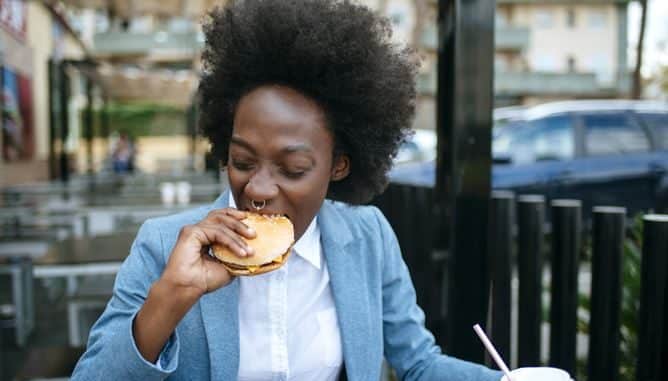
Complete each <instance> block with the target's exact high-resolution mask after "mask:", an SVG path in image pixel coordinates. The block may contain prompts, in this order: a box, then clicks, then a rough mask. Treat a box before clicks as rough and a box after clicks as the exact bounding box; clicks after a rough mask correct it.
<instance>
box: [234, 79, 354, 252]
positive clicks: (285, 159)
mask: <svg viewBox="0 0 668 381" xmlns="http://www.w3.org/2000/svg"><path fill="white" fill-rule="evenodd" d="M333 152H334V139H333V136H332V134H331V132H330V131H329V130H328V129H327V126H326V118H325V114H324V112H323V110H322V109H321V108H320V106H318V105H317V104H316V103H315V102H314V101H313V100H312V99H310V98H308V97H306V96H304V95H302V94H300V93H299V92H297V91H295V90H293V89H291V88H289V87H285V86H269V85H268V86H262V87H259V88H257V89H255V90H253V91H251V92H250V93H248V94H247V95H245V96H244V97H242V98H241V99H240V101H239V104H238V105H237V108H236V110H235V115H234V126H233V130H232V138H231V140H230V148H229V157H228V164H227V170H228V176H229V181H230V187H231V189H232V194H233V195H234V199H235V201H236V203H237V207H238V208H239V209H241V210H254V209H253V208H252V205H251V201H253V200H255V201H256V204H257V202H259V203H261V202H262V201H265V202H266V206H265V207H264V208H263V209H262V210H261V211H260V213H267V214H284V215H287V216H288V218H290V220H291V221H292V223H293V224H294V226H295V239H299V238H300V237H301V236H302V234H303V233H304V231H305V230H306V228H307V227H308V225H309V223H310V222H311V220H312V219H313V218H314V217H315V215H316V214H317V213H318V210H319V209H320V206H321V205H322V202H323V201H324V199H325V196H326V195H327V188H328V186H329V182H330V181H336V180H340V179H343V178H344V177H345V176H346V175H347V174H348V171H349V160H348V158H347V157H346V156H339V157H337V158H334V157H333Z"/></svg>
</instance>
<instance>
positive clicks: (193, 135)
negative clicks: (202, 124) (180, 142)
mask: <svg viewBox="0 0 668 381" xmlns="http://www.w3.org/2000/svg"><path fill="white" fill-rule="evenodd" d="M186 127H187V130H188V135H190V170H191V171H195V155H196V154H197V114H196V108H195V104H194V103H193V104H191V105H190V106H189V107H188V108H187V109H186Z"/></svg>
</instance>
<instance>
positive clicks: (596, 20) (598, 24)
mask: <svg viewBox="0 0 668 381" xmlns="http://www.w3.org/2000/svg"><path fill="white" fill-rule="evenodd" d="M607 16H608V15H607V14H606V13H605V11H604V10H594V11H591V12H589V17H588V18H587V19H588V24H589V27H591V28H605V26H606V24H607V22H608V17H607Z"/></svg>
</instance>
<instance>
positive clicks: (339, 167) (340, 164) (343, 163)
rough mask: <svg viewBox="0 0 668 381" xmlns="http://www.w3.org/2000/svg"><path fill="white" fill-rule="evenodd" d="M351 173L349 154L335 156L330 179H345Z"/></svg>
mask: <svg viewBox="0 0 668 381" xmlns="http://www.w3.org/2000/svg"><path fill="white" fill-rule="evenodd" d="M349 173H350V158H349V157H348V155H345V154H341V155H337V156H336V157H335V158H334V164H333V165H332V174H331V176H330V181H339V180H343V179H345V178H346V176H348V174H349Z"/></svg>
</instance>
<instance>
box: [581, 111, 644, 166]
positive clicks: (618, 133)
mask: <svg viewBox="0 0 668 381" xmlns="http://www.w3.org/2000/svg"><path fill="white" fill-rule="evenodd" d="M582 121H583V123H584V131H585V152H586V154H587V155H588V156H601V155H614V154H625V153H632V152H647V151H649V150H650V145H649V140H648V139H647V135H646V134H645V132H644V131H643V130H642V128H641V127H640V126H637V125H633V124H630V123H629V119H628V118H627V116H626V115H625V114H621V113H616V114H589V115H583V116H582Z"/></svg>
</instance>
